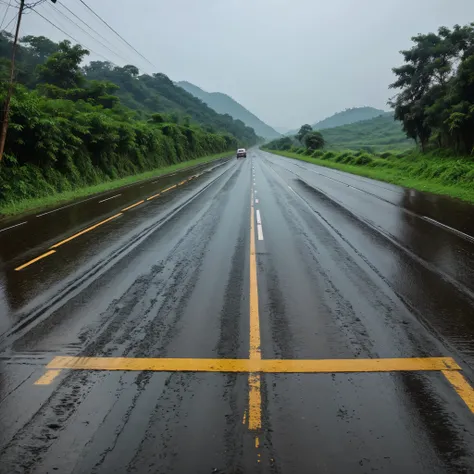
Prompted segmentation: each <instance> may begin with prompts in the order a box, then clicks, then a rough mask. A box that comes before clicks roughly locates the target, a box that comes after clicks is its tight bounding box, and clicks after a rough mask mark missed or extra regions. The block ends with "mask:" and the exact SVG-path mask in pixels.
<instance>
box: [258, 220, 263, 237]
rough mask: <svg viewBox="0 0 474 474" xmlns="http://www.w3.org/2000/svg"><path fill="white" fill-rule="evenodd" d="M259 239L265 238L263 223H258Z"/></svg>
mask: <svg viewBox="0 0 474 474" xmlns="http://www.w3.org/2000/svg"><path fill="white" fill-rule="evenodd" d="M257 235H258V240H263V231H262V224H257Z"/></svg>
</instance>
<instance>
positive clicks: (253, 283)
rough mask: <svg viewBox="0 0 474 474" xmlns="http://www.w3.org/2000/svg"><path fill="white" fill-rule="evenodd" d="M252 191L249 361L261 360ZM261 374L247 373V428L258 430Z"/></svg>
mask: <svg viewBox="0 0 474 474" xmlns="http://www.w3.org/2000/svg"><path fill="white" fill-rule="evenodd" d="M254 213H255V212H254V207H253V192H252V193H251V195H250V298H249V299H250V307H249V309H250V351H249V359H250V362H261V359H262V352H261V349H260V318H259V313H258V283H257V258H256V255H255V228H254V227H255V224H254V220H255V217H254ZM260 378H261V375H260V373H259V372H257V371H255V372H253V373H249V429H250V430H258V429H260V428H261V426H262V392H261V380H260Z"/></svg>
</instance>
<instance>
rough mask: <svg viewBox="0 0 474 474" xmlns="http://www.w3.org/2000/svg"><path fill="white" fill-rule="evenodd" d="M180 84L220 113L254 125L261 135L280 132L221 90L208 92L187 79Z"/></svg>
mask: <svg viewBox="0 0 474 474" xmlns="http://www.w3.org/2000/svg"><path fill="white" fill-rule="evenodd" d="M178 86H180V87H182V88H183V89H184V90H186V91H188V92H189V93H190V94H192V95H194V96H196V97H198V98H199V99H201V100H202V101H203V102H204V103H206V104H207V105H208V106H209V107H211V108H212V109H214V110H215V111H216V112H218V113H220V114H229V115H230V116H232V117H233V118H234V119H239V120H242V122H244V123H245V124H246V125H248V126H249V127H252V128H253V129H254V130H255V133H256V134H257V135H258V136H259V137H263V138H265V139H273V138H277V137H279V136H280V134H279V133H278V132H277V131H276V130H274V129H273V128H272V127H270V126H269V125H267V124H266V123H264V122H262V121H261V120H260V119H259V118H258V117H257V116H255V115H254V114H252V112H250V111H248V110H247V109H246V108H245V107H243V106H242V105H240V104H239V103H238V102H237V101H235V100H234V99H232V97H229V96H228V95H226V94H222V93H220V92H206V91H203V90H202V89H201V88H199V87H197V86H195V85H194V84H191V83H189V82H186V81H182V82H178Z"/></svg>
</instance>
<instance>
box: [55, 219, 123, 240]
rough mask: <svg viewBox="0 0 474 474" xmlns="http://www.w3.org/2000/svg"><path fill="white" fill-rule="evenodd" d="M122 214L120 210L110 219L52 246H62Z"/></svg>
mask: <svg viewBox="0 0 474 474" xmlns="http://www.w3.org/2000/svg"><path fill="white" fill-rule="evenodd" d="M121 215H122V213H121V212H119V213H118V214H115V216H112V217H109V218H108V219H104V220H103V221H100V222H98V223H97V224H94V225H93V226H90V227H88V228H87V229H84V230H81V231H80V232H78V233H77V234H74V235H71V237H68V238H67V239H64V240H61V242H58V243H57V244H54V245H52V246H51V247H50V248H52V249H55V248H57V247H60V246H61V245H64V244H65V243H67V242H70V241H71V240H73V239H75V238H77V237H79V236H81V235H83V234H85V233H86V232H90V231H91V230H94V229H97V227H99V226H101V225H102V224H105V223H106V222H109V221H111V220H113V219H116V218H117V217H119V216H121Z"/></svg>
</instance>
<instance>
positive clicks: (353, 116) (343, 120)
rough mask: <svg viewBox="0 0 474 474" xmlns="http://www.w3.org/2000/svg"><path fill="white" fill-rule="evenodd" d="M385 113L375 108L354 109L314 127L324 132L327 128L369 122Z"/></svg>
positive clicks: (340, 113) (344, 111)
mask: <svg viewBox="0 0 474 474" xmlns="http://www.w3.org/2000/svg"><path fill="white" fill-rule="evenodd" d="M385 113H386V112H385V111H384V110H381V109H375V108H373V107H354V108H352V109H346V110H343V111H342V112H337V113H336V114H334V115H331V116H330V117H327V118H325V119H324V120H321V121H320V122H316V123H315V124H313V125H312V127H313V130H324V129H325V128H333V127H339V126H340V125H347V124H350V123H355V122H360V121H361V120H369V119H372V118H374V117H378V116H379V115H382V114H385Z"/></svg>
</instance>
